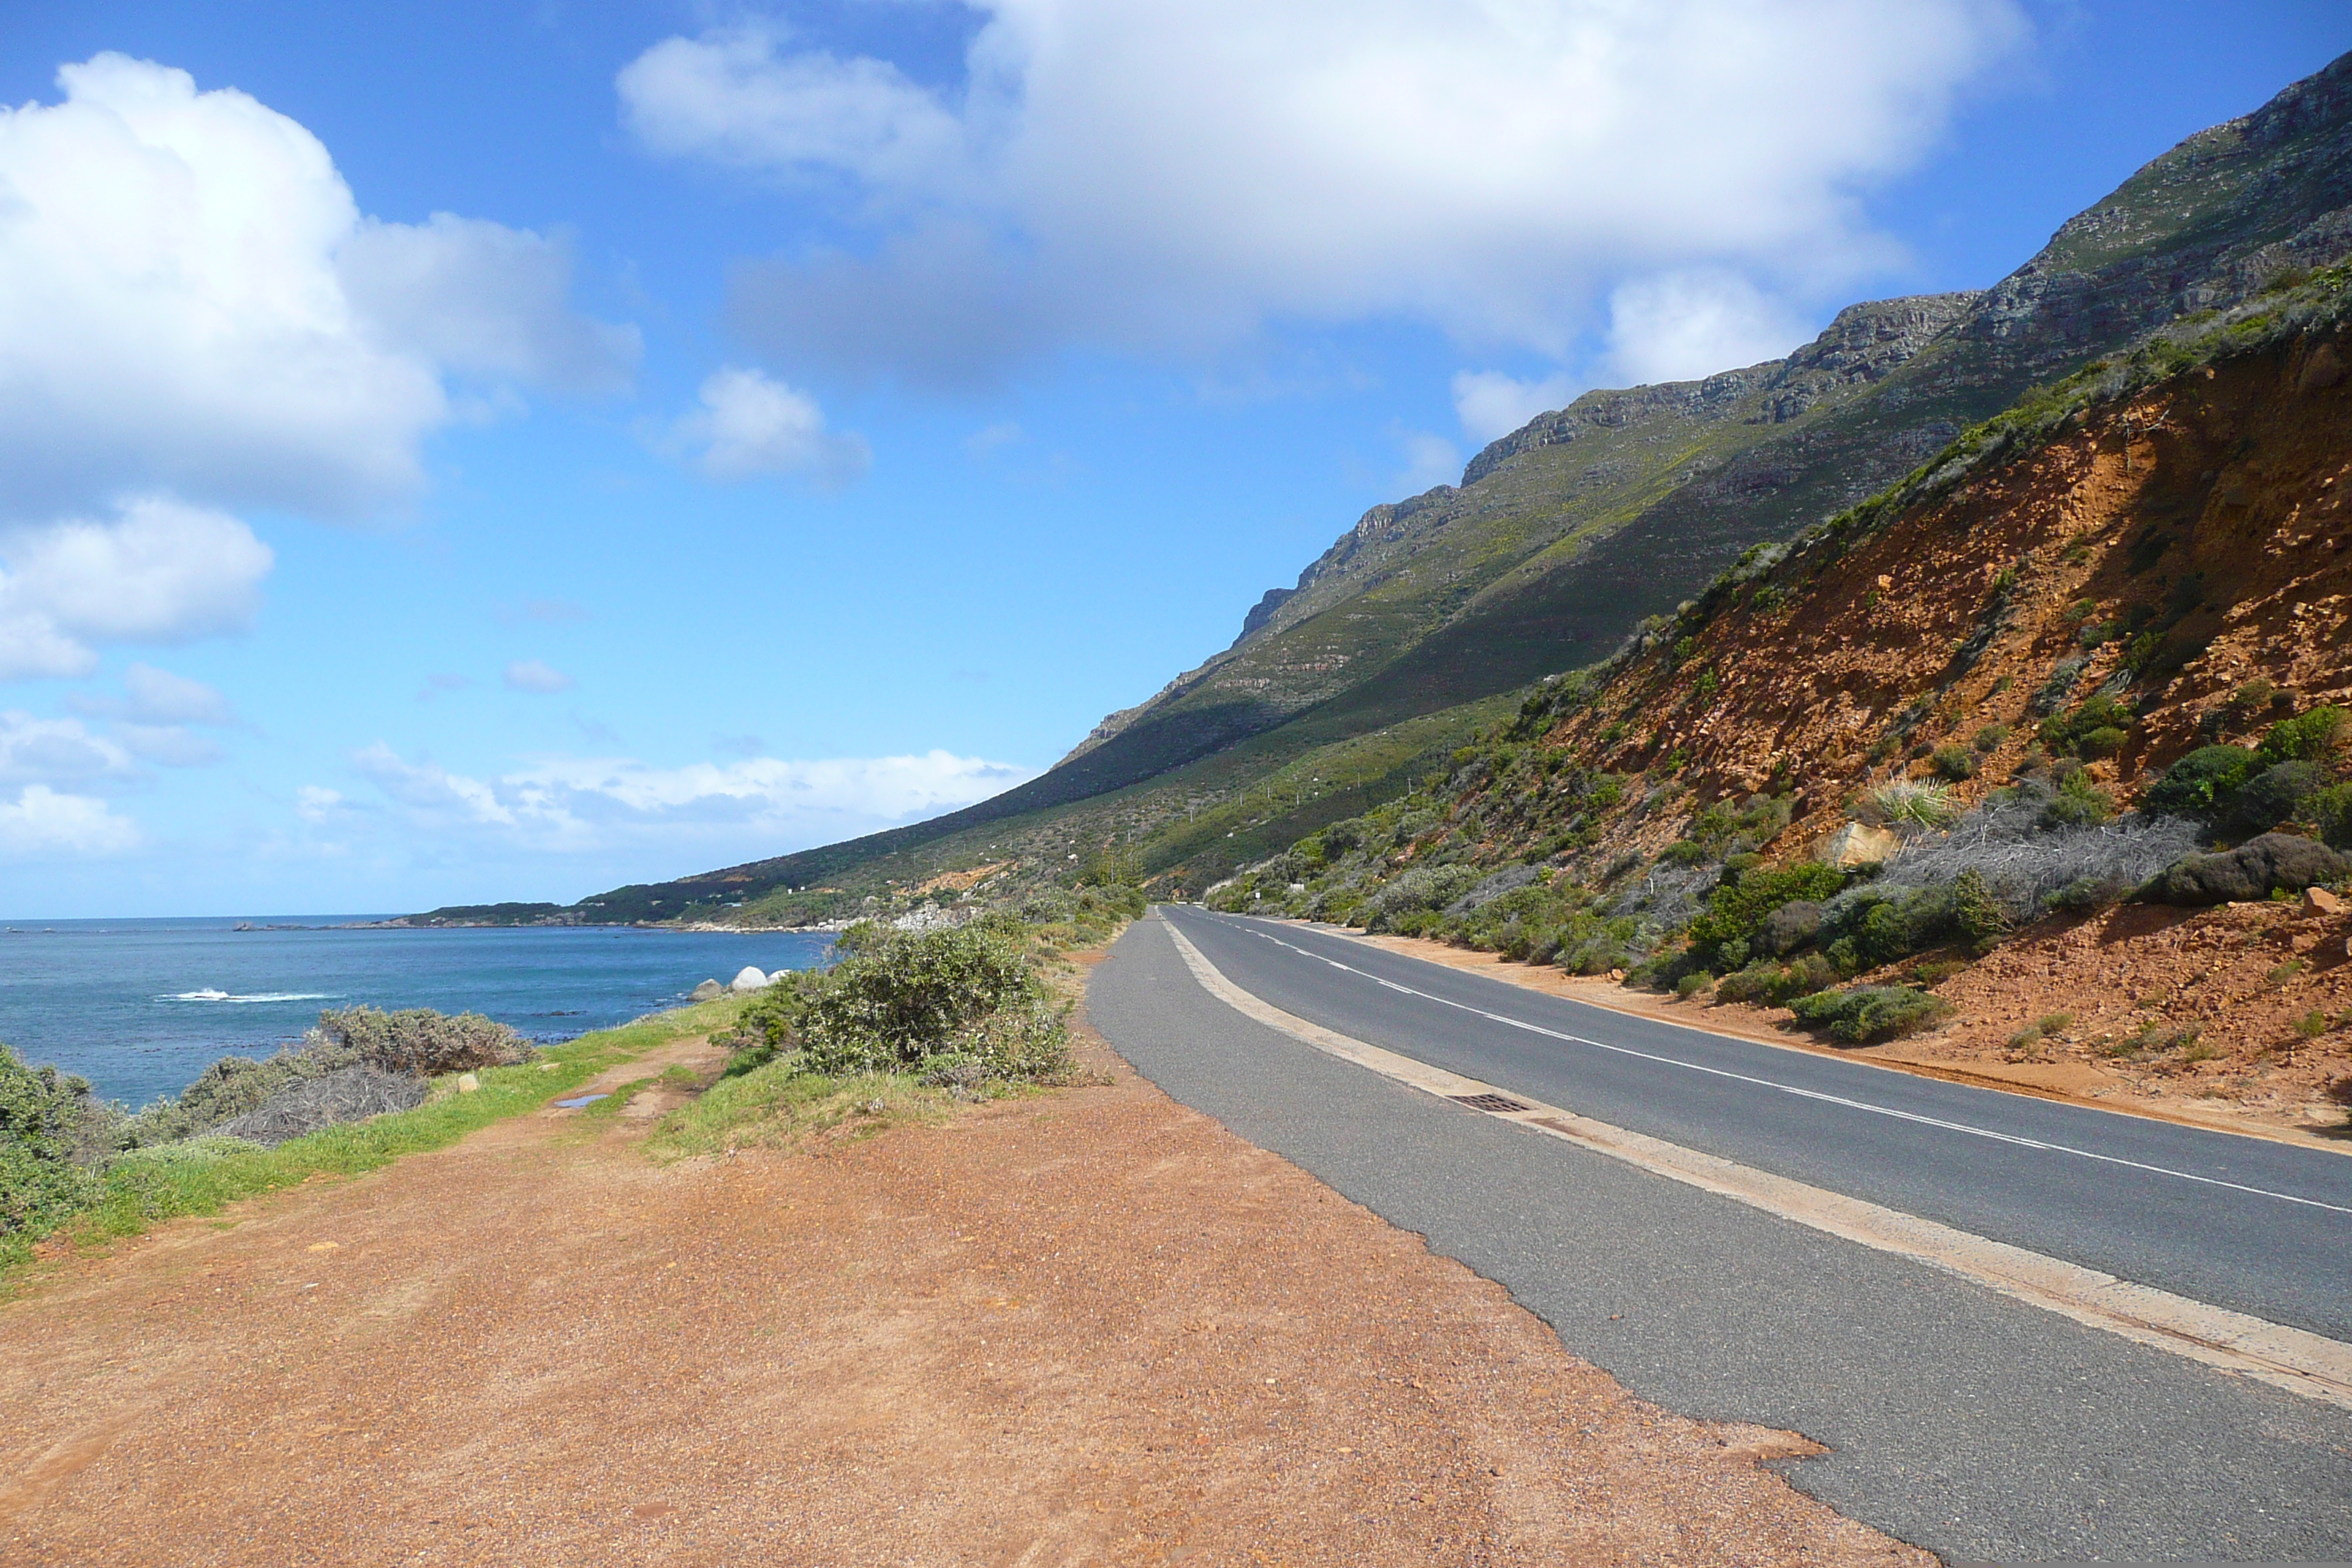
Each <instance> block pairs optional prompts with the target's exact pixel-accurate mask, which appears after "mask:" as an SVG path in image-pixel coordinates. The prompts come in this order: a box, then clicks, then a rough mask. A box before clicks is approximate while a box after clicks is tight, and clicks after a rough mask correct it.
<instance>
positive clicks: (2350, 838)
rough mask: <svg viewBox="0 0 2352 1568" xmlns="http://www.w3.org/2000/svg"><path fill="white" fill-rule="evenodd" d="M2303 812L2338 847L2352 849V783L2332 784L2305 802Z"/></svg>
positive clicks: (2323, 835)
mask: <svg viewBox="0 0 2352 1568" xmlns="http://www.w3.org/2000/svg"><path fill="white" fill-rule="evenodd" d="M2303 814H2304V816H2306V817H2307V818H2309V819H2310V821H2311V823H2312V824H2313V826H2316V827H2317V828H2318V829H2319V836H2320V837H2322V838H2324V839H2326V841H2327V842H2328V843H2329V844H2330V845H2331V846H2333V847H2336V848H2337V849H2352V784H2331V785H2330V786H2328V787H2327V788H2326V789H2324V790H2321V791H2319V792H2318V793H2317V794H2315V795H2313V796H2311V798H2310V799H2308V800H2306V801H2305V802H2304V803H2303Z"/></svg>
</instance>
